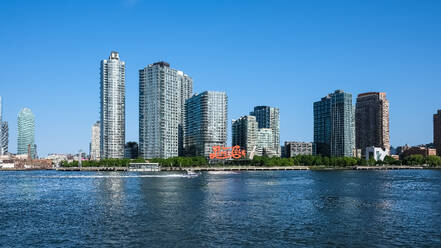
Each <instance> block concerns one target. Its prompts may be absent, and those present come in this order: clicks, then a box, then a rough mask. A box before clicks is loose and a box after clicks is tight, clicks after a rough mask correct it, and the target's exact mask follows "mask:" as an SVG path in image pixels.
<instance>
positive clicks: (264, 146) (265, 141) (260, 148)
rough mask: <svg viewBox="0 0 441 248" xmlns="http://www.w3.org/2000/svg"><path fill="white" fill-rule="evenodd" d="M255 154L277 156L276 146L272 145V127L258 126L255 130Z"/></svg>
mask: <svg viewBox="0 0 441 248" xmlns="http://www.w3.org/2000/svg"><path fill="white" fill-rule="evenodd" d="M255 154H256V155H259V156H266V157H274V156H276V157H279V156H280V154H279V153H278V151H277V147H275V146H274V130H273V129H272V128H259V129H258V130H257V149H256V153H255Z"/></svg>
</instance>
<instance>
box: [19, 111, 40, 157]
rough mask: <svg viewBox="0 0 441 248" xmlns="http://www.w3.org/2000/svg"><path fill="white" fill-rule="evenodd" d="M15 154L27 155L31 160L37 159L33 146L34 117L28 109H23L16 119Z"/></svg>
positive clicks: (34, 146)
mask: <svg viewBox="0 0 441 248" xmlns="http://www.w3.org/2000/svg"><path fill="white" fill-rule="evenodd" d="M17 131H18V135H17V154H18V155H22V154H28V151H29V152H30V154H29V155H30V157H31V158H32V159H35V158H37V151H36V149H37V146H36V145H35V115H34V114H33V113H32V111H31V110H30V109H29V108H23V109H22V110H21V111H20V113H19V114H18V117H17Z"/></svg>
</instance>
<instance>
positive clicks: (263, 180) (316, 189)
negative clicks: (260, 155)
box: [0, 170, 441, 247]
mask: <svg viewBox="0 0 441 248" xmlns="http://www.w3.org/2000/svg"><path fill="white" fill-rule="evenodd" d="M303 246H308V247H310V246H314V247H392V246H407V247H423V246H425V247H441V170H393V171H269V172H268V171H266V172H240V173H237V174H210V173H208V172H204V173H201V174H200V175H199V176H197V177H187V176H185V175H183V174H177V173H175V174H160V175H148V174H142V173H132V172H60V171H58V172H57V171H10V172H6V171H0V247H303Z"/></svg>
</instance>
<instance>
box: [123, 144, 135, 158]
mask: <svg viewBox="0 0 441 248" xmlns="http://www.w3.org/2000/svg"><path fill="white" fill-rule="evenodd" d="M138 156H139V153H138V143H136V142H127V143H126V146H125V149H124V158H130V159H136V158H138Z"/></svg>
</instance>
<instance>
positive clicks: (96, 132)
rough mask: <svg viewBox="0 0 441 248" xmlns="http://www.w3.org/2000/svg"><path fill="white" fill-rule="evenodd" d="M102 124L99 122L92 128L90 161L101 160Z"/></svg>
mask: <svg viewBox="0 0 441 248" xmlns="http://www.w3.org/2000/svg"><path fill="white" fill-rule="evenodd" d="M100 142H101V139H100V122H99V121H97V122H96V123H95V124H93V126H92V137H91V141H90V159H92V160H99V159H100V155H101V152H100V147H101V145H100Z"/></svg>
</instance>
